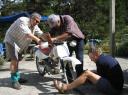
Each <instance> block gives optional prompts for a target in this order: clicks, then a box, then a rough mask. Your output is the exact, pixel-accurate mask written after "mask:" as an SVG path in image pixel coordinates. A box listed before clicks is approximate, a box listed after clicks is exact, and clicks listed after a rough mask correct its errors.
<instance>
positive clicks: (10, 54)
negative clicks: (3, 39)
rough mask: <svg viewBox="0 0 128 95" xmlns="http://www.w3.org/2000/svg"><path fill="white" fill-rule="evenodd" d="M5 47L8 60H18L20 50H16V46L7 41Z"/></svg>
mask: <svg viewBox="0 0 128 95" xmlns="http://www.w3.org/2000/svg"><path fill="white" fill-rule="evenodd" d="M5 47H6V57H7V60H10V59H11V60H13V59H14V60H18V52H17V51H16V48H15V47H13V46H12V45H11V44H9V43H5Z"/></svg>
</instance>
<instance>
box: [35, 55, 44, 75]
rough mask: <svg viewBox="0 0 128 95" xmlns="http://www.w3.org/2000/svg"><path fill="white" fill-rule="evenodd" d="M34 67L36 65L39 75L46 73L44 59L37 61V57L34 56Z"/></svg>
mask: <svg viewBox="0 0 128 95" xmlns="http://www.w3.org/2000/svg"><path fill="white" fill-rule="evenodd" d="M36 67H37V71H38V72H39V74H40V75H41V76H44V75H45V73H46V70H45V68H46V65H45V61H42V62H39V58H38V57H36Z"/></svg>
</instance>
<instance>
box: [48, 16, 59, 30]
mask: <svg viewBox="0 0 128 95" xmlns="http://www.w3.org/2000/svg"><path fill="white" fill-rule="evenodd" d="M58 21H60V17H59V15H55V14H51V15H50V16H49V17H48V24H49V27H50V28H53V27H55V26H56V25H57V23H58Z"/></svg>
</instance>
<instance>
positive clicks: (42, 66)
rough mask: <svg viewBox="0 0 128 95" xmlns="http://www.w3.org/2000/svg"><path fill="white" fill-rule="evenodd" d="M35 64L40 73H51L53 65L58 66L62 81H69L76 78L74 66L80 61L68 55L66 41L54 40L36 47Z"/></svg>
mask: <svg viewBox="0 0 128 95" xmlns="http://www.w3.org/2000/svg"><path fill="white" fill-rule="evenodd" d="M36 48H37V50H36V51H35V58H36V66H37V70H38V72H39V74H40V75H42V76H44V75H45V74H46V73H48V74H49V75H50V74H53V73H52V72H53V69H52V68H53V67H56V68H58V70H60V71H59V72H60V73H62V77H64V78H63V79H64V81H65V82H66V83H70V82H72V81H73V80H75V78H76V71H75V66H76V65H78V64H81V62H80V61H79V60H78V59H76V58H75V57H70V56H69V49H68V46H67V43H66V42H62V41H56V42H53V43H52V46H50V45H49V43H48V42H42V43H41V45H40V46H37V47H36Z"/></svg>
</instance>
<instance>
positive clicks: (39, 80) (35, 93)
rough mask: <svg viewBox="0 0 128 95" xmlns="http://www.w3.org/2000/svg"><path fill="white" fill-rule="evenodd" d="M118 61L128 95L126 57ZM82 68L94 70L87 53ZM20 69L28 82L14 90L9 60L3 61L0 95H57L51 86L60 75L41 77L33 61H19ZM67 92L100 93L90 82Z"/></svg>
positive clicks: (125, 94)
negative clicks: (19, 88)
mask: <svg viewBox="0 0 128 95" xmlns="http://www.w3.org/2000/svg"><path fill="white" fill-rule="evenodd" d="M117 60H118V61H119V62H120V65H121V67H122V69H123V71H124V75H125V76H124V78H125V84H124V92H123V94H122V95H128V59H125V58H117ZM84 63H85V64H84V69H90V70H95V69H96V67H95V63H93V62H91V61H90V59H89V57H88V56H87V55H84ZM19 68H20V71H21V76H22V77H25V78H26V79H28V83H26V84H24V85H22V89H21V90H15V89H13V88H11V81H10V71H9V62H7V63H5V65H4V66H2V67H1V69H0V95H46V94H47V95H48V94H50V95H57V94H58V92H57V90H56V89H55V88H54V86H53V82H52V80H53V78H54V77H55V78H58V79H61V76H60V75H59V74H58V75H54V76H53V75H50V76H49V75H45V77H42V76H40V75H39V74H38V72H37V70H36V64H35V61H25V60H22V61H21V62H20V66H19ZM68 94H73V95H74V94H77V95H78V94H80V95H81V94H82V95H102V94H101V93H99V92H97V91H96V89H95V87H94V86H93V85H92V84H86V85H85V86H81V87H79V88H78V89H76V90H74V91H70V92H68Z"/></svg>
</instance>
